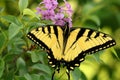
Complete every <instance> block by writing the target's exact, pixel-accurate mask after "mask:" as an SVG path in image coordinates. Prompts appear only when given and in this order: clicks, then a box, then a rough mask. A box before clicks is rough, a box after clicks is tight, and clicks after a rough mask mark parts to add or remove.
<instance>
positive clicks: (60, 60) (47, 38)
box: [28, 25, 116, 76]
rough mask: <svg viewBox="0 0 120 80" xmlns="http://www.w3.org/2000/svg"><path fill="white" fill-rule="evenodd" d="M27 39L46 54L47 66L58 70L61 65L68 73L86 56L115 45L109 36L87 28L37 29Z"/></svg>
mask: <svg viewBox="0 0 120 80" xmlns="http://www.w3.org/2000/svg"><path fill="white" fill-rule="evenodd" d="M28 38H30V39H31V40H32V41H33V42H35V43H36V44H38V45H39V46H41V47H43V48H44V50H46V52H47V53H48V59H49V64H50V65H52V67H53V68H55V69H57V70H58V71H59V70H60V66H61V64H63V66H65V67H66V69H67V70H66V71H67V74H68V76H69V71H70V70H74V68H75V67H78V66H79V65H80V63H81V62H82V61H84V57H85V55H86V54H91V53H95V52H98V51H100V50H103V49H106V48H108V47H111V46H113V45H115V44H116V43H115V40H113V39H112V38H111V37H110V36H109V35H107V34H105V33H102V32H99V31H95V30H92V29H87V28H73V27H72V28H69V27H68V26H65V27H60V26H51V25H50V26H46V27H39V28H37V29H34V30H32V31H31V32H29V33H28Z"/></svg>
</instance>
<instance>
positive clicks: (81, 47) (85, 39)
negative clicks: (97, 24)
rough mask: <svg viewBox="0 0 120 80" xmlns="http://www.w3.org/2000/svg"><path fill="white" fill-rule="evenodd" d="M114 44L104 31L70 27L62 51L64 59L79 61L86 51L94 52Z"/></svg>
mask: <svg viewBox="0 0 120 80" xmlns="http://www.w3.org/2000/svg"><path fill="white" fill-rule="evenodd" d="M115 44H116V43H115V41H114V40H113V39H112V38H111V37H110V36H109V35H107V34H105V33H102V32H98V31H94V30H92V29H86V28H76V29H71V31H70V35H69V36H68V38H67V43H66V47H65V51H64V54H65V56H64V60H65V61H67V62H72V61H77V63H79V62H81V61H82V58H84V55H86V54H87V53H95V52H97V51H100V50H103V49H106V48H108V47H111V46H113V45H115ZM78 59H79V61H78ZM73 64H74V63H73ZM71 65H72V64H71ZM73 66H74V65H73Z"/></svg>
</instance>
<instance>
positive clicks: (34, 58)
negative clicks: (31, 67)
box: [29, 51, 39, 62]
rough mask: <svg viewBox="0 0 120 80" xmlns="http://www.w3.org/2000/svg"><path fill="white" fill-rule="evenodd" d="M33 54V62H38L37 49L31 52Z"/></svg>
mask: <svg viewBox="0 0 120 80" xmlns="http://www.w3.org/2000/svg"><path fill="white" fill-rule="evenodd" d="M29 53H30V54H31V59H32V62H38V61H39V54H37V53H36V52H35V51H32V52H29Z"/></svg>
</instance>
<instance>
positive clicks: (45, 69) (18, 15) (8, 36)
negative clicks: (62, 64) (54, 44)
mask: <svg viewBox="0 0 120 80" xmlns="http://www.w3.org/2000/svg"><path fill="white" fill-rule="evenodd" d="M17 1H18V0H0V80H8V79H9V80H51V77H52V73H53V69H52V68H51V67H50V66H49V65H48V60H47V56H46V52H44V51H42V50H41V49H39V48H38V47H37V46H36V45H34V44H33V43H32V42H31V41H30V40H28V38H27V37H26V34H27V33H28V31H29V30H30V29H31V28H35V27H38V26H41V25H44V24H46V23H47V24H50V21H42V20H41V19H40V18H39V15H36V13H35V11H34V9H35V8H36V7H37V5H36V4H39V2H37V0H36V1H35V0H19V2H17ZM69 2H70V3H71V5H72V6H76V7H74V14H73V25H74V26H78V25H79V26H84V27H89V28H93V29H99V30H101V31H103V32H106V33H109V34H111V35H112V36H113V37H114V38H115V40H116V42H117V45H116V46H115V47H114V48H112V49H108V50H106V51H102V52H99V54H95V55H92V56H87V57H86V60H85V61H84V62H83V63H81V65H80V69H79V68H76V69H75V70H74V71H73V72H71V76H72V78H71V79H72V80H87V79H89V80H107V79H111V80H119V79H120V77H119V75H118V74H120V69H119V66H120V61H119V58H120V54H119V52H120V35H119V34H120V9H119V7H120V0H69ZM28 3H29V5H28ZM11 4H12V5H11ZM16 4H18V5H16ZM90 67H92V68H90ZM91 69H93V70H91ZM55 77H56V78H55V79H56V80H58V79H57V76H55ZM62 77H63V78H61V77H60V78H59V79H61V80H63V79H64V75H63V76H62ZM65 79H66V78H65Z"/></svg>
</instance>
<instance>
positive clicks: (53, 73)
mask: <svg viewBox="0 0 120 80" xmlns="http://www.w3.org/2000/svg"><path fill="white" fill-rule="evenodd" d="M54 75H55V71H54V72H53V74H52V79H51V80H54Z"/></svg>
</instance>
